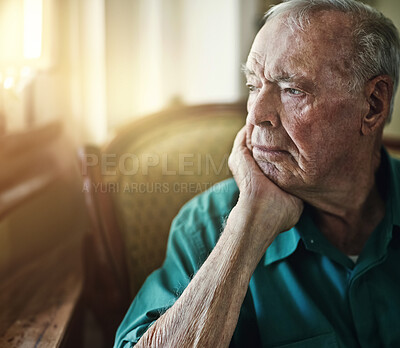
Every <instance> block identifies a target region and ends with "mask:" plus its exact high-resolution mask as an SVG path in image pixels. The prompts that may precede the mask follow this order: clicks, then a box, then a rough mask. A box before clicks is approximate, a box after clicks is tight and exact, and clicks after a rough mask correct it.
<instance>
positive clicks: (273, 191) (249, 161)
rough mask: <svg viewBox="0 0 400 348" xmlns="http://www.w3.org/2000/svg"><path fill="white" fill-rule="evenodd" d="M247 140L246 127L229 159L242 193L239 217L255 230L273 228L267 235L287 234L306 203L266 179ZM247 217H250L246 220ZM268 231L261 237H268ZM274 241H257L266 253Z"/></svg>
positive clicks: (260, 239) (268, 238)
mask: <svg viewBox="0 0 400 348" xmlns="http://www.w3.org/2000/svg"><path fill="white" fill-rule="evenodd" d="M246 137H247V134H246V127H243V128H242V129H241V130H240V131H239V133H238V134H237V136H236V139H235V142H234V145H233V149H232V153H231V155H230V157H229V167H230V169H231V171H232V173H233V176H234V178H235V181H236V183H237V185H238V187H239V190H240V196H239V201H238V204H237V206H236V208H235V210H236V211H235V213H238V214H242V217H241V219H245V220H248V221H249V220H251V221H252V224H253V226H254V225H255V224H258V225H259V226H263V227H264V226H269V227H271V228H269V229H263V230H264V231H265V230H269V231H274V232H275V233H280V232H283V231H286V230H288V229H290V228H292V227H293V226H294V225H295V224H296V223H297V221H298V220H299V218H300V215H301V213H302V211H303V202H302V201H301V200H300V199H299V198H297V197H295V196H293V195H291V194H289V193H287V192H285V191H283V190H282V189H281V188H279V187H278V186H277V185H275V184H274V183H273V182H272V181H271V180H269V179H268V178H267V177H266V176H265V174H264V173H263V172H262V171H261V169H260V167H259V166H258V165H257V163H256V162H255V160H254V158H253V156H252V154H251V151H250V150H249V146H250V144H249V142H248V139H246ZM240 210H242V211H241V212H240ZM247 214H249V215H248V216H247V217H246V216H245V215H247ZM255 227H256V226H255ZM253 230H255V231H257V230H259V229H257V228H254V229H253ZM264 231H263V232H261V233H263V234H265V232H264ZM263 237H265V240H264V241H263ZM271 237H272V240H273V239H274V238H275V237H276V235H274V236H266V235H264V236H259V237H258V238H256V240H258V242H259V243H262V244H263V245H264V249H265V248H266V247H268V245H269V244H270V243H271V242H272V240H271ZM264 251H265V250H264Z"/></svg>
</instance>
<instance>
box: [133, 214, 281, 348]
mask: <svg viewBox="0 0 400 348" xmlns="http://www.w3.org/2000/svg"><path fill="white" fill-rule="evenodd" d="M235 209H237V207H236V208H235ZM248 225H249V223H248V221H245V219H238V218H237V215H236V216H235V214H234V211H232V213H231V215H230V217H229V219H228V222H227V226H226V228H225V230H224V232H223V233H222V234H221V237H220V239H219V241H218V243H217V245H216V246H215V248H214V250H213V251H212V252H211V254H210V255H209V257H208V258H207V260H206V261H205V262H204V264H203V265H202V267H201V268H200V270H199V271H198V272H197V274H196V275H195V277H194V278H193V279H192V281H191V282H190V284H189V285H188V287H187V288H186V289H185V291H184V292H183V293H182V295H181V296H180V298H179V299H178V300H177V302H176V303H175V304H174V305H173V306H172V307H171V308H170V309H169V310H168V311H167V312H166V313H165V314H164V315H163V316H161V317H160V318H159V319H158V320H157V321H156V323H155V324H154V325H153V326H152V327H150V328H149V330H148V331H147V332H146V333H145V335H144V336H143V337H142V339H141V340H140V341H139V343H138V347H162V346H168V347H194V346H198V347H217V346H218V347H227V346H228V345H229V343H230V341H231V338H232V335H233V332H234V330H235V327H236V324H237V320H238V316H239V312H240V308H241V305H242V302H243V299H244V297H245V294H246V291H247V288H248V283H249V281H250V278H251V275H252V273H253V271H254V269H255V267H256V265H257V263H258V261H259V259H260V258H261V256H262V254H263V252H264V250H262V248H259V250H255V249H254V245H253V243H252V241H251V238H250V237H251V233H243V229H245V228H246V226H248ZM272 234H273V233H271V235H272ZM272 239H273V238H272V237H271V242H272Z"/></svg>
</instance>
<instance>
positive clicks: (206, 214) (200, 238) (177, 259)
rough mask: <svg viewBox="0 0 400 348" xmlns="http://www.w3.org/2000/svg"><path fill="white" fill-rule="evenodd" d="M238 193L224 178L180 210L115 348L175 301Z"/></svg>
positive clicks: (137, 335) (129, 340)
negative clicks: (162, 255)
mask: <svg viewBox="0 0 400 348" xmlns="http://www.w3.org/2000/svg"><path fill="white" fill-rule="evenodd" d="M238 193H239V191H238V189H237V186H236V184H235V183H234V181H233V179H230V180H226V181H225V182H222V183H220V184H217V185H216V186H215V188H214V190H208V191H206V192H204V193H203V194H201V195H199V196H197V197H195V198H194V199H192V200H191V201H190V202H189V203H187V204H186V205H185V206H184V207H183V208H182V209H181V211H180V212H179V214H178V215H177V217H176V218H175V219H174V221H173V222H172V225H171V230H170V235H169V239H168V244H167V253H166V258H165V261H164V263H163V265H162V267H161V268H159V269H158V270H156V271H154V272H153V273H152V274H151V275H150V276H149V277H148V278H147V279H146V281H145V283H144V284H143V286H142V288H141V289H140V291H139V292H138V294H137V295H136V297H135V299H134V301H133V302H132V304H131V306H130V307H129V310H128V312H127V314H126V315H125V318H124V319H123V321H122V323H121V325H120V326H119V328H118V330H117V333H116V339H115V344H114V348H127V347H132V346H133V345H134V344H135V343H137V342H138V341H139V339H140V338H141V337H142V335H143V334H144V333H145V332H146V330H147V329H148V328H149V327H150V326H151V325H152V324H153V323H154V322H155V321H156V320H157V319H158V318H159V317H160V316H161V315H162V314H164V313H165V312H166V311H167V309H169V308H170V307H171V306H172V305H173V304H174V303H175V301H176V300H177V299H178V298H179V296H180V295H181V294H182V292H183V291H184V289H185V288H186V287H187V285H188V284H189V282H190V281H191V279H192V278H193V276H194V274H196V272H197V271H198V270H199V268H200V267H201V265H202V264H203V263H204V261H205V260H206V258H207V257H208V255H209V253H210V252H211V250H212V249H213V248H214V246H215V244H216V243H217V240H218V238H219V236H220V233H221V232H222V230H223V226H224V223H225V220H226V217H227V216H228V215H229V212H230V210H231V209H232V207H233V205H234V204H235V203H236V201H237V197H238Z"/></svg>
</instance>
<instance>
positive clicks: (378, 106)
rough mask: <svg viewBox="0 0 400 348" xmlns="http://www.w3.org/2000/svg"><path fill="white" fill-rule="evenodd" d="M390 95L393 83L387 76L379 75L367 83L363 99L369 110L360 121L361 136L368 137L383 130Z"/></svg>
mask: <svg viewBox="0 0 400 348" xmlns="http://www.w3.org/2000/svg"><path fill="white" fill-rule="evenodd" d="M392 94H393V81H392V79H391V77H390V76H388V75H380V76H377V77H375V78H373V79H372V80H369V81H368V82H367V84H366V86H365V97H366V99H367V102H368V105H369V110H368V113H367V114H366V115H364V117H363V119H362V124H361V133H362V134H364V135H368V134H371V133H374V132H375V131H376V130H378V129H381V128H383V126H384V124H385V122H386V119H387V118H388V116H389V112H390V102H391V100H392Z"/></svg>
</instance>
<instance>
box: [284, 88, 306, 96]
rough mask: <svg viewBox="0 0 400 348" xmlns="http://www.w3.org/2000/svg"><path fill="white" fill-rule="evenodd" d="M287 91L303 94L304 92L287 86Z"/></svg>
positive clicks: (293, 93)
mask: <svg viewBox="0 0 400 348" xmlns="http://www.w3.org/2000/svg"><path fill="white" fill-rule="evenodd" d="M286 92H287V93H289V94H291V95H303V94H304V92H303V91H300V90H299V89H296V88H286Z"/></svg>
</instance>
